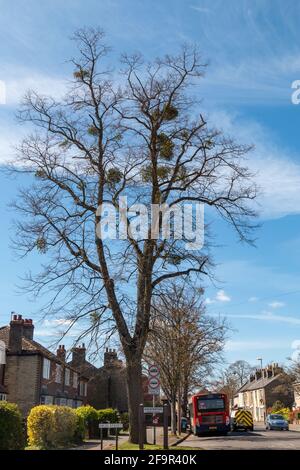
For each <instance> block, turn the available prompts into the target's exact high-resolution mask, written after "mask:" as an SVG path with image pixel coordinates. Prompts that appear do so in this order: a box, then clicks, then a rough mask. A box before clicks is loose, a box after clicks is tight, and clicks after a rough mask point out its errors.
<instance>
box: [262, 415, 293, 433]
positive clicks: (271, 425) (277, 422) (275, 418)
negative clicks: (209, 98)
mask: <svg viewBox="0 0 300 470" xmlns="http://www.w3.org/2000/svg"><path fill="white" fill-rule="evenodd" d="M266 429H267V430H272V429H281V431H288V430H289V423H288V421H287V420H286V419H285V418H284V417H283V416H282V415H278V414H270V415H267V418H266Z"/></svg>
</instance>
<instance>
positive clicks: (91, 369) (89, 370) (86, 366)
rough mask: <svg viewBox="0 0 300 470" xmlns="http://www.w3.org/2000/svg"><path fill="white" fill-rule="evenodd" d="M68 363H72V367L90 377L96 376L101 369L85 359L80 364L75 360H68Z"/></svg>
mask: <svg viewBox="0 0 300 470" xmlns="http://www.w3.org/2000/svg"><path fill="white" fill-rule="evenodd" d="M68 365H70V366H71V367H75V368H76V369H77V370H79V371H80V373H81V374H83V375H84V376H85V377H88V378H91V377H94V376H95V375H96V374H97V373H98V372H99V369H98V368H97V367H95V366H94V365H93V364H91V363H90V362H88V361H84V363H83V364H79V365H77V364H74V362H73V361H70V362H68Z"/></svg>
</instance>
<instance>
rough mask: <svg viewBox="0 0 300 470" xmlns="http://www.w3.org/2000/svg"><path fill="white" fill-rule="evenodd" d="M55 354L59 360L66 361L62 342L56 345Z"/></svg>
mask: <svg viewBox="0 0 300 470" xmlns="http://www.w3.org/2000/svg"><path fill="white" fill-rule="evenodd" d="M56 355H57V357H58V358H59V359H60V360H61V361H63V362H65V361H66V350H65V345H64V344H60V345H59V346H58V350H57V351H56Z"/></svg>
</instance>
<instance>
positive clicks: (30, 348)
mask: <svg viewBox="0 0 300 470" xmlns="http://www.w3.org/2000/svg"><path fill="white" fill-rule="evenodd" d="M9 330H10V327H9V326H8V325H7V326H3V327H1V328H0V340H2V341H4V343H5V345H6V347H7V349H8V351H9V348H8V343H9ZM22 352H24V353H26V352H28V353H30V352H31V353H36V354H41V355H43V356H45V357H47V358H48V359H50V360H51V361H54V362H57V363H59V364H63V365H68V366H69V368H70V369H72V370H73V371H75V372H81V371H79V368H78V367H74V366H72V364H68V363H67V362H64V361H62V360H61V359H60V358H59V357H58V356H56V355H55V354H53V353H52V352H51V351H49V349H47V348H45V347H44V346H42V345H41V344H40V343H38V342H37V341H34V340H33V339H27V338H25V337H24V336H23V337H22ZM81 375H84V373H82V372H81ZM84 377H85V378H88V376H86V375H84Z"/></svg>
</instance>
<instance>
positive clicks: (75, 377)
mask: <svg viewBox="0 0 300 470" xmlns="http://www.w3.org/2000/svg"><path fill="white" fill-rule="evenodd" d="M73 388H76V389H77V388H78V374H77V372H73Z"/></svg>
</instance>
